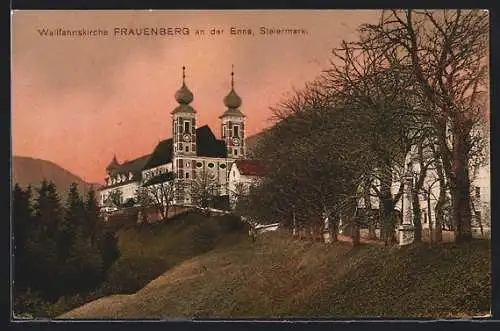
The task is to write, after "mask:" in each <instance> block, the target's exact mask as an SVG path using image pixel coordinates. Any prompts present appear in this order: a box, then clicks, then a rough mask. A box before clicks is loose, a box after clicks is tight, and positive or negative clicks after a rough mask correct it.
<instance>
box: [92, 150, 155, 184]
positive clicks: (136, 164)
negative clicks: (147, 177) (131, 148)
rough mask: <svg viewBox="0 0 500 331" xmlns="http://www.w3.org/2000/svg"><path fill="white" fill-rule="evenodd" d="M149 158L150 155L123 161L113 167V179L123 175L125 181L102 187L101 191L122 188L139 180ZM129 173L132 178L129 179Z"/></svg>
mask: <svg viewBox="0 0 500 331" xmlns="http://www.w3.org/2000/svg"><path fill="white" fill-rule="evenodd" d="M150 156H151V155H150V154H148V155H144V156H141V157H138V158H136V159H133V160H130V161H125V162H123V163H122V164H120V165H117V166H116V167H115V174H116V175H115V176H114V177H117V176H121V175H124V176H125V178H126V179H125V180H124V181H121V182H116V183H115V184H112V185H103V186H102V187H101V189H103V188H113V187H117V186H122V185H125V184H128V183H131V182H135V181H138V180H141V172H142V169H143V167H144V165H145V164H146V162H147V161H148V159H149V157H150ZM129 173H132V178H130V177H129ZM111 177H113V176H111Z"/></svg>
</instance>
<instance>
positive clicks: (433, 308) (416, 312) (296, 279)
mask: <svg viewBox="0 0 500 331" xmlns="http://www.w3.org/2000/svg"><path fill="white" fill-rule="evenodd" d="M179 220H182V217H181V218H180V219H179ZM179 220H177V221H175V222H176V223H177V224H178V225H176V226H175V227H174V226H172V227H171V230H168V232H170V231H174V232H175V233H179V234H180V233H182V231H184V233H189V232H190V231H189V230H188V229H189V228H190V227H193V226H195V227H199V224H191V225H190V224H189V222H186V223H184V225H179V223H178V222H179ZM211 222H213V220H212V221H211ZM156 226H160V225H156ZM160 227H162V226H160ZM163 227H164V229H165V231H167V230H166V229H167V227H165V226H163ZM174 228H175V229H176V230H174ZM181 229H184V230H181ZM186 231H187V232H186ZM159 232H161V233H162V235H161V236H163V237H165V232H164V231H159ZM147 233H148V234H147V236H146V237H145V236H144V234H141V233H139V232H134V231H131V230H129V231H128V232H127V236H126V242H125V237H124V234H123V233H122V237H121V238H120V240H121V243H122V245H125V246H130V247H134V248H133V251H141V253H140V254H141V257H142V260H143V261H144V263H146V264H148V263H147V261H148V260H150V259H156V261H158V259H160V260H161V259H165V258H167V256H170V258H172V255H171V254H174V255H175V254H176V255H178V256H179V258H178V259H177V263H175V264H174V265H172V264H170V266H169V267H167V268H166V269H164V272H163V273H161V274H158V277H156V276H155V277H156V278H155V279H151V280H152V281H151V282H149V283H148V284H147V285H146V286H144V287H143V288H141V289H139V290H138V291H137V292H135V293H132V294H119V295H112V296H108V297H104V298H101V299H98V300H95V301H92V302H89V303H87V304H85V305H83V306H81V307H79V308H77V309H74V310H72V311H70V312H68V313H66V314H64V315H62V316H60V318H63V319H65V318H83V319H86V318H120V319H121V318H123V319H127V318H168V317H172V318H179V317H184V318H190V317H196V318H215V317H221V318H237V317H255V318H258V317H277V318H282V317H294V316H303V317H310V318H314V317H336V318H355V317H385V318H389V317H398V316H400V317H402V316H404V317H465V316H474V315H479V314H482V315H484V314H486V313H489V309H490V302H491V294H490V287H491V283H490V282H491V280H490V279H491V278H490V270H491V266H490V243H489V241H473V242H472V243H471V244H470V245H465V246H463V245H462V246H457V245H455V244H452V243H447V244H440V245H435V246H432V247H431V246H428V245H427V244H421V245H418V246H410V247H406V248H397V247H391V248H387V247H380V246H378V245H367V244H363V245H361V246H359V247H356V248H352V247H351V245H350V244H349V243H346V242H337V243H333V244H330V245H326V244H323V243H319V242H317V243H312V242H307V241H301V240H298V239H293V238H291V237H290V235H289V233H288V232H287V231H284V230H280V231H278V232H274V233H266V234H263V235H261V236H260V237H259V238H258V240H257V241H256V242H255V243H254V242H251V241H249V240H248V238H247V237H246V236H245V235H244V230H241V234H240V235H239V236H235V235H234V234H231V235H230V236H229V237H228V238H232V239H231V240H230V242H231V244H225V245H215V246H214V247H213V249H210V250H208V251H207V250H206V249H203V250H200V251H199V254H196V255H194V256H193V255H192V254H187V255H183V253H176V252H175V251H170V253H169V254H167V255H164V254H160V253H159V252H162V251H164V248H163V247H162V246H169V247H171V246H172V245H171V243H168V241H167V240H163V241H162V240H161V238H160V237H156V235H154V234H153V232H150V231H147ZM152 236H153V237H154V238H155V239H154V238H153V237H152ZM206 238H208V237H206ZM206 238H205V239H206ZM184 239H190V245H189V246H192V247H195V246H196V245H198V244H197V241H198V240H200V238H198V239H197V238H195V237H192V236H191V237H189V238H184ZM184 239H183V240H184ZM179 240H181V239H179ZM151 242H153V243H154V246H152V245H153V244H150V243H151ZM177 242H181V241H177ZM181 255H183V256H184V258H180V256H181ZM155 265H162V263H161V262H156V263H155ZM163 265H165V264H163ZM165 266H166V265H165ZM122 293H123V292H122ZM129 293H130V292H129Z"/></svg>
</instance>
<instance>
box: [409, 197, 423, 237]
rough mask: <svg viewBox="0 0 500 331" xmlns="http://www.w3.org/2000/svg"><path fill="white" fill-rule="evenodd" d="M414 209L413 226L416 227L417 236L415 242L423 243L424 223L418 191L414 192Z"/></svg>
mask: <svg viewBox="0 0 500 331" xmlns="http://www.w3.org/2000/svg"><path fill="white" fill-rule="evenodd" d="M411 195H412V200H413V201H412V209H413V226H414V227H415V235H414V240H413V242H415V243H420V242H422V221H421V217H422V215H421V212H420V200H419V198H418V194H417V193H416V190H414V191H413V192H412V194H411Z"/></svg>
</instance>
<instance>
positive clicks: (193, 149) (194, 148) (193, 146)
mask: <svg viewBox="0 0 500 331" xmlns="http://www.w3.org/2000/svg"><path fill="white" fill-rule="evenodd" d="M191 151H192V152H194V151H196V145H195V144H191Z"/></svg>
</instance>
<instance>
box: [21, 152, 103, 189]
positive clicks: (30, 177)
mask: <svg viewBox="0 0 500 331" xmlns="http://www.w3.org/2000/svg"><path fill="white" fill-rule="evenodd" d="M44 179H45V180H47V181H52V182H54V184H55V185H56V186H57V188H58V190H59V191H58V193H59V194H60V195H61V197H62V198H63V199H66V197H67V194H68V192H67V191H68V188H69V186H70V184H71V183H76V184H78V188H79V190H80V194H82V195H85V194H87V192H88V191H89V189H90V187H91V185H94V188H95V189H96V188H97V187H98V186H99V184H90V183H87V182H85V181H84V180H83V179H81V178H80V177H78V176H77V175H75V174H72V173H71V172H69V171H68V170H66V169H64V168H62V167H61V166H59V165H57V164H55V163H53V162H51V161H46V160H40V159H35V158H31V157H25V156H13V157H12V185H14V184H16V183H18V184H19V185H20V186H21V187H23V188H26V187H27V186H28V185H31V186H33V188H38V187H39V186H40V183H41V182H42V181H43V180H44Z"/></svg>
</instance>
